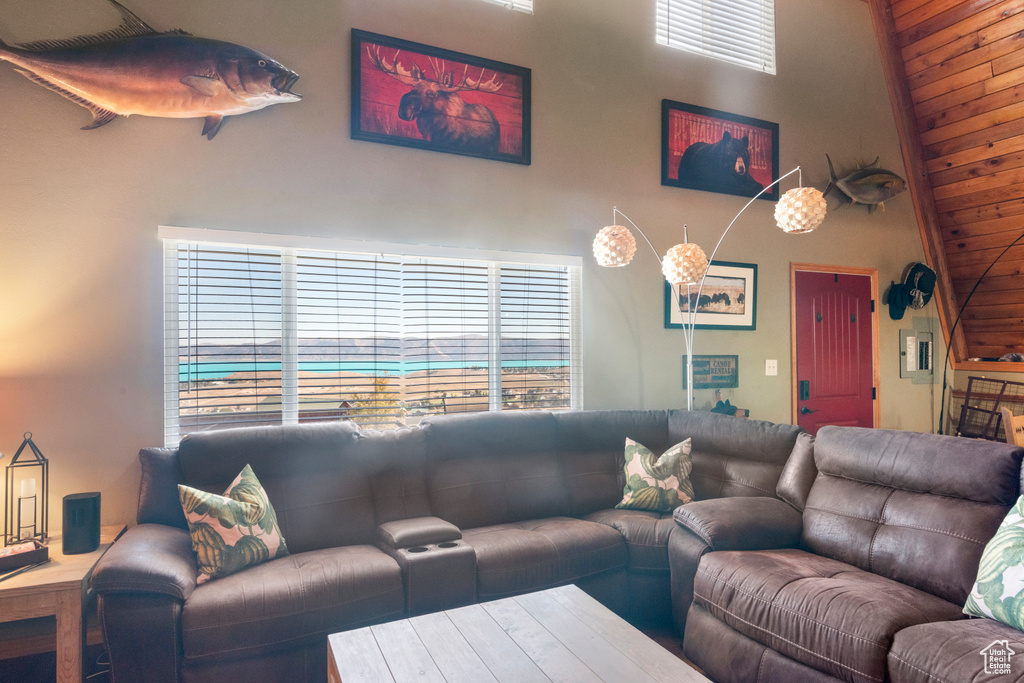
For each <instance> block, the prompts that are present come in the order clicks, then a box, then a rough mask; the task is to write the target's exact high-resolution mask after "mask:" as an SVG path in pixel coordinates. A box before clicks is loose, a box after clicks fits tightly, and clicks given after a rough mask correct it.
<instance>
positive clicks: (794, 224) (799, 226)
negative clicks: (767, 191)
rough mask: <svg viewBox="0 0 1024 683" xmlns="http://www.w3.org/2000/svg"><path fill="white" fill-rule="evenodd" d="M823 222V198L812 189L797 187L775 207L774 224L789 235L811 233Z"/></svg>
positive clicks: (818, 192) (783, 196)
mask: <svg viewBox="0 0 1024 683" xmlns="http://www.w3.org/2000/svg"><path fill="white" fill-rule="evenodd" d="M823 220H825V196H824V195H822V194H821V192H820V191H818V190H816V189H815V188H813V187H798V188H796V189H794V190H790V191H789V192H787V193H786V194H784V195H782V198H781V199H779V203H778V204H776V205H775V222H776V223H777V224H778V226H779V227H780V228H782V229H783V230H784V231H786V232H787V233H790V234H799V233H803V232H811V231H812V230H814V229H815V228H817V227H818V226H819V225H821V222H822V221H823Z"/></svg>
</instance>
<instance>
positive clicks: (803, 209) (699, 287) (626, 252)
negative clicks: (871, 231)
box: [594, 166, 825, 410]
mask: <svg viewBox="0 0 1024 683" xmlns="http://www.w3.org/2000/svg"><path fill="white" fill-rule="evenodd" d="M794 173H799V174H800V175H799V178H800V180H799V182H802V181H803V173H802V172H800V167H799V166H797V167H796V168H794V169H793V170H792V171H790V172H789V173H786V174H784V175H782V176H780V177H779V178H778V179H777V180H775V181H774V182H773V183H771V184H770V185H767V186H766V187H765V188H764V189H763V190H761V191H760V192H758V193H757V194H756V195H754V196H753V197H752V198H751V199H750V201H748V202H747V203H746V205H744V207H743V208H742V209H740V211H739V213H737V214H736V216H735V217H734V218H733V219H732V221H731V222H730V223H729V225H728V226H726V228H725V231H724V232H723V233H722V236H721V237H719V238H718V242H717V243H716V244H715V248H714V249H712V250H711V256H710V257H708V256H707V254H705V252H704V250H703V249H701V248H700V246H698V245H697V244H694V243H691V242H690V241H689V236H688V235H687V230H686V226H685V225H684V226H683V242H682V243H681V244H677V245H675V246H674V247H672V248H671V249H669V250H668V251H667V252H666V253H665V256H664V258H662V257H660V256H659V255H658V250H657V249H655V248H654V245H653V244H651V241H650V240H649V239H648V238H647V235H646V234H644V231H643V230H641V229H640V227H639V226H637V224H636V223H634V222H633V221H632V220H630V219H629V217H628V216H626V214H624V213H622V212H621V211H619V209H618V207H612V223H615V221H616V216H617V215H618V216H622V217H623V218H625V219H626V221H628V222H629V224H630V225H632V226H633V227H634V228H635V229H636V230H637V232H639V233H640V235H641V236H642V237H643V238H644V241H645V242H647V246H649V247H650V248H651V251H653V252H654V255H655V257H658V258H659V260H660V261H661V272H662V274H663V275H664V276H665V279H666V280H668V282H669V283H670V284H673V285H676V286H678V287H679V299H680V301H682V300H683V287H684V286H685V287H686V302H687V305H686V311H685V313H686V315H684V316H683V338H684V341H685V343H686V409H687V410H693V331H694V325H695V323H696V316H697V308H698V305H697V304H698V302H699V301H700V295H701V292H703V290H704V280H705V279H706V278H707V273H708V267H709V266H710V265H711V264H712V263H714V260H715V255H716V254H717V253H718V248H719V247H720V246H722V240H724V239H725V236H726V235H728V234H729V230H731V229H732V226H733V225H735V224H736V220H737V219H738V218H739V217H740V216H741V215H742V214H743V212H744V211H746V210H747V207H749V206H750V205H751V204H753V203H754V200H755V199H757V198H758V197H760V196H761V195H762V194H764V193H765V192H767V191H769V190H770V189H771V188H773V187H774V186H775V185H777V184H779V183H780V182H781V181H782V180H784V179H785V178H787V177H788V176H791V175H793V174H794ZM823 220H825V197H824V196H823V195H822V193H821V192H820V191H818V190H817V189H815V188H813V187H797V188H795V189H792V190H789V191H788V192H786V193H785V194H783V195H782V197H781V198H780V199H779V201H778V203H777V204H776V205H775V221H776V223H777V224H778V227H779V228H781V229H782V230H784V231H785V232H787V233H791V234H799V233H807V232H811V231H812V230H814V229H815V228H817V227H818V226H819V225H821V222H822V221H823ZM635 253H636V238H635V237H633V233H631V232H630V231H629V228H627V227H625V226H622V225H609V226H607V227H605V228H602V229H601V230H600V231H599V232H598V233H597V236H596V237H595V238H594V259H595V260H596V261H597V263H598V265H600V266H604V267H606V268H615V267H621V266H625V265H627V264H629V262H630V261H631V260H632V259H633V255H634V254H635ZM694 288H695V289H696V296H693V295H692V293H693V291H694ZM680 311H681V312H683V311H682V307H680Z"/></svg>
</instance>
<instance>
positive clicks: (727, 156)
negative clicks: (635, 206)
mask: <svg viewBox="0 0 1024 683" xmlns="http://www.w3.org/2000/svg"><path fill="white" fill-rule="evenodd" d="M778 177H779V124H777V123H771V122H770V121H762V120H760V119H752V118H750V117H747V116H740V115H738V114H730V113H728V112H724V111H718V110H717V109H706V108H704V107H697V106H694V105H692V104H683V103H682V102H673V101H672V100H662V101H661V184H662V185H671V186H674V187H686V188H689V189H691V190H704V191H707V192H721V193H723V194H734V195H739V196H741V197H753V196H755V195H756V194H757V193H758V192H760V191H761V190H763V189H764V188H765V187H767V186H768V185H771V184H772V183H773V182H774V181H775V180H776V179H778ZM761 197H762V198H763V199H770V200H772V201H778V199H779V188H778V186H777V185H776V186H775V187H773V188H772V189H771V190H770V191H768V192H765V193H764V194H763V195H761Z"/></svg>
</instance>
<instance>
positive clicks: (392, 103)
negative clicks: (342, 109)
mask: <svg viewBox="0 0 1024 683" xmlns="http://www.w3.org/2000/svg"><path fill="white" fill-rule="evenodd" d="M352 138H353V139H355V140H369V141H371V142H383V143H386V144H390V145H401V146H403V147H416V148H419V149H429V150H434V151H438V152H449V153H452V154H463V155H468V156H474V157H483V158H485V159H496V160H498V161H508V162H511V163H516V164H529V163H530V70H529V69H526V68H523V67H520V66H513V65H511V64H505V63H503V62H496V61H493V60H490V59H483V58H481V57H474V56H472V55H467V54H462V53H460V52H452V51H450V50H443V49H441V48H436V47H430V46H429V45H423V44H421V43H413V42H410V41H407V40H400V39H398V38H389V37H388V36H382V35H379V34H376V33H369V32H367V31H360V30H358V29H353V30H352Z"/></svg>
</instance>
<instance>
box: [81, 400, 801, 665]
mask: <svg viewBox="0 0 1024 683" xmlns="http://www.w3.org/2000/svg"><path fill="white" fill-rule="evenodd" d="M801 433H802V432H801V430H800V429H799V428H797V427H794V426H791V425H774V424H770V423H767V422H760V421H756V420H742V419H738V418H733V417H726V416H722V415H716V414H711V413H688V412H681V411H580V412H565V413H547V412H527V413H516V412H512V413H481V414H474V415H463V416H446V417H439V418H434V419H429V420H425V421H424V422H423V423H422V424H421V425H420V426H417V427H413V428H408V429H400V430H396V431H360V430H359V429H358V428H357V427H355V426H353V425H351V424H349V423H333V424H309V425H301V426H289V427H260V428H249V429H235V430H227V431H222V432H208V433H199V434H193V435H190V436H188V437H186V438H185V439H183V440H182V441H181V443H180V445H179V447H178V448H176V449H156V448H153V449H144V450H143V451H142V452H141V453H140V458H141V461H142V482H141V489H140V495H139V509H138V525H137V526H135V527H133V528H131V529H130V530H129V531H128V532H127V533H126V534H125V535H124V536H123V537H122V538H121V539H120V540H119V541H118V542H117V543H115V544H114V545H113V546H112V547H111V549H110V550H109V551H108V552H107V553H106V555H105V556H104V557H103V559H102V560H101V562H100V563H99V564H98V565H97V567H96V569H95V571H94V573H93V578H92V588H93V590H95V591H96V592H97V593H98V595H99V602H100V608H101V620H102V625H103V629H104V637H105V640H106V644H107V647H108V649H109V651H110V659H111V665H112V669H113V679H114V681H116V682H117V683H126V682H129V681H142V682H145V683H160V682H162V681H188V682H193V681H211V682H212V681H217V682H218V683H221V682H224V681H255V680H258V681H288V682H292V681H302V680H308V681H324V680H326V676H327V654H326V643H327V638H326V636H327V635H328V634H329V633H333V632H337V631H342V630H346V629H351V628H357V627H360V626H364V625H367V624H372V623H375V622H381V621H386V620H390V619H395V618H400V617H403V616H406V615H409V614H414V613H421V612H425V611H429V610H434V609H443V608H447V607H453V606H456V605H459V604H464V603H468V602H473V601H483V600H489V599H494V598H500V597H503V596H507V595H512V594H517V593H523V592H527V591H533V590H540V589H544V588H549V587H552V586H556V585H561V584H567V583H575V584H577V585H579V586H580V587H581V588H583V589H584V590H586V591H587V592H589V593H590V594H591V595H593V596H594V597H596V598H597V599H598V600H600V601H602V602H603V603H604V604H606V605H608V606H609V607H611V608H612V609H614V610H616V611H617V612H619V613H620V614H622V615H624V616H626V617H627V618H630V619H632V620H634V621H636V622H643V621H648V622H652V621H653V622H656V621H666V622H670V620H671V605H672V599H671V590H670V575H669V558H668V550H667V547H668V539H669V535H670V533H673V532H674V530H675V529H677V528H678V527H677V524H676V522H675V521H673V518H672V516H671V515H661V514H656V513H648V512H641V511H632V510H617V509H615V508H614V506H615V504H616V503H618V502H619V501H620V500H621V498H622V488H623V484H624V474H623V471H622V460H623V449H624V444H625V438H626V437H627V436H628V437H630V438H632V439H634V440H636V441H638V442H640V443H643V444H644V445H646V446H648V447H650V448H651V449H652V450H655V451H656V452H660V451H661V450H664V449H665V448H667V447H668V446H670V445H672V444H674V443H677V442H679V441H682V440H683V439H685V438H687V437H691V438H692V439H693V442H692V443H693V453H692V455H693V462H694V468H693V475H692V481H693V485H694V490H695V493H696V498H697V500H705V499H713V498H720V497H735V496H744V497H746V496H757V497H759V498H758V500H762V501H763V500H766V498H765V497H766V496H772V495H773V494H774V492H775V490H776V484H777V482H778V480H779V477H780V475H781V474H782V471H783V466H784V465H785V463H786V462H787V460H789V459H790V455H791V454H792V453H793V449H794V445H795V444H796V442H797V437H798V435H799V434H801ZM246 464H250V465H251V466H252V468H253V470H254V472H255V473H256V475H257V477H258V478H259V480H260V482H261V483H262V484H263V486H264V488H265V490H266V492H267V494H268V497H269V499H270V501H271V503H272V504H273V506H274V508H275V510H276V513H277V519H278V522H279V523H280V526H281V529H282V532H283V534H284V536H285V539H286V541H287V544H288V548H289V550H290V551H291V554H290V555H288V556H287V557H283V558H279V559H275V560H271V561H270V562H267V563H265V564H261V565H258V566H255V567H251V568H249V569H246V570H243V571H241V572H238V573H237V574H232V575H229V576H226V577H223V578H219V579H215V580H213V581H210V582H208V583H205V584H202V585H198V586H197V585H196V578H197V569H196V560H195V556H194V553H193V552H192V547H191V543H190V539H189V534H188V531H187V525H186V522H185V519H184V516H183V513H182V510H181V506H180V504H179V502H178V495H177V484H179V483H182V484H187V485H190V486H193V487H196V488H200V489H204V490H208V491H213V492H216V493H221V492H222V491H223V490H224V489H225V487H226V486H227V485H228V484H229V483H230V482H231V481H232V479H233V478H234V477H235V476H236V475H237V474H238V473H239V471H241V469H242V468H243V467H244V466H245V465H246ZM775 502H776V503H778V505H782V506H786V503H783V502H781V501H775ZM794 514H795V513H794ZM674 535H677V534H674ZM691 582H692V580H691ZM691 618H692V617H691Z"/></svg>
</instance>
